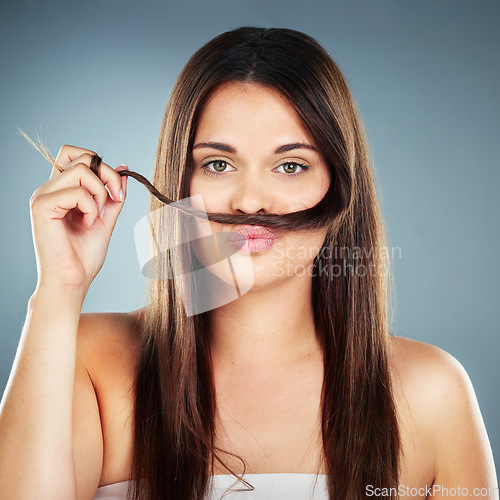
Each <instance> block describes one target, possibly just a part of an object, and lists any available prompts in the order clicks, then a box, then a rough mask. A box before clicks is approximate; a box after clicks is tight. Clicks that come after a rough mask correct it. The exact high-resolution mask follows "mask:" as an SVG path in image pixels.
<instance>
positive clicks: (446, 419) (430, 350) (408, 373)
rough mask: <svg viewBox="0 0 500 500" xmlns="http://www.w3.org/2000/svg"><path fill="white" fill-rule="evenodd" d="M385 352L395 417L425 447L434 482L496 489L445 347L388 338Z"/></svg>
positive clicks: (466, 382) (486, 449) (477, 414)
mask: <svg viewBox="0 0 500 500" xmlns="http://www.w3.org/2000/svg"><path fill="white" fill-rule="evenodd" d="M390 350H391V356H390V363H391V374H392V380H393V386H394V392H395V396H396V401H397V405H398V410H399V414H400V418H401V420H402V422H403V425H406V428H407V429H409V428H413V429H414V430H415V436H418V438H422V439H424V440H426V442H427V443H428V445H429V447H430V450H429V451H432V457H433V468H434V477H435V481H434V482H435V483H436V484H441V486H442V485H446V484H448V485H450V487H452V485H455V486H456V484H458V483H460V484H461V485H462V486H466V485H467V484H470V485H472V484H474V485H476V486H483V485H484V486H485V487H494V486H496V475H495V471H494V464H493V456H492V452H491V446H490V443H489V440H488V436H487V433H486V429H485V426H484V422H483V418H482V415H481V411H480V409H479V404H478V401H477V398H476V394H475V391H474V388H473V385H472V382H471V379H470V377H469V375H468V373H467V371H466V370H465V368H464V367H463V365H462V364H461V363H460V362H459V361H458V360H457V359H456V358H455V357H454V356H452V355H451V354H450V353H448V352H446V351H445V350H444V349H441V348H439V347H436V346H434V345H431V344H427V343H425V342H420V341H416V340H410V339H406V338H403V337H396V336H391V341H390ZM455 483H456V484H455ZM436 498H440V497H439V496H438V497H436ZM491 498H496V497H493V496H492V497H491Z"/></svg>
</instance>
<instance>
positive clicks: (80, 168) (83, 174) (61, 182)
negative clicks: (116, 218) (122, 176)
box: [39, 163, 108, 213]
mask: <svg viewBox="0 0 500 500" xmlns="http://www.w3.org/2000/svg"><path fill="white" fill-rule="evenodd" d="M74 186H83V187H85V188H86V189H87V191H88V192H89V193H90V195H91V196H93V197H94V199H95V202H96V203H97V206H98V208H99V213H101V211H102V210H103V208H104V207H105V206H106V203H107V202H108V190H107V189H106V187H105V186H104V184H103V183H102V181H101V180H100V179H98V178H97V177H96V176H95V175H94V174H93V173H92V172H91V171H90V170H89V168H88V167H87V165H86V164H85V163H77V164H76V165H73V164H70V165H68V166H67V167H66V169H65V170H64V172H61V173H60V174H59V175H58V176H57V177H54V179H52V180H51V181H50V182H48V183H46V184H44V185H43V186H41V187H40V188H39V194H45V193H49V192H54V191H59V190H61V189H65V188H69V187H74Z"/></svg>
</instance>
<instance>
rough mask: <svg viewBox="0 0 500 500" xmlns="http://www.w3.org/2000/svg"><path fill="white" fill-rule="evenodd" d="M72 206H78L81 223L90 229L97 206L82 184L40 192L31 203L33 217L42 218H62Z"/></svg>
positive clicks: (96, 212) (94, 219)
mask: <svg viewBox="0 0 500 500" xmlns="http://www.w3.org/2000/svg"><path fill="white" fill-rule="evenodd" d="M74 208H78V210H80V212H82V214H83V225H84V226H85V227H86V228H87V229H91V228H92V226H93V225H94V222H95V221H96V219H97V216H98V207H97V204H96V202H95V201H94V199H93V198H92V196H91V195H90V193H89V192H88V191H87V189H86V188H85V187H83V186H72V187H68V188H65V189H61V190H59V191H54V192H50V193H44V194H40V195H39V196H37V197H36V198H35V199H34V200H33V202H32V204H31V211H32V214H33V217H34V218H36V219H39V218H42V219H44V220H47V219H48V220H54V219H63V218H64V217H65V216H66V214H67V213H68V212H69V211H70V210H73V209H74Z"/></svg>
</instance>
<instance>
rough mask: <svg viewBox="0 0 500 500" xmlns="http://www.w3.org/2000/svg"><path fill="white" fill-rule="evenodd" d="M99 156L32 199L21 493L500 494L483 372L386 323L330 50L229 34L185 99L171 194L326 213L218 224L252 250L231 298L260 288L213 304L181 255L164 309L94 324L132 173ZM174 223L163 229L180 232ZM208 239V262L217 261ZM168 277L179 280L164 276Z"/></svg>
mask: <svg viewBox="0 0 500 500" xmlns="http://www.w3.org/2000/svg"><path fill="white" fill-rule="evenodd" d="M93 154H94V153H93V152H92V151H89V150H85V149H81V148H76V147H72V146H63V147H62V148H61V150H60V151H59V155H58V157H57V162H58V163H59V165H61V166H63V167H64V171H63V172H62V173H60V172H58V171H56V170H54V171H53V172H52V175H51V177H50V179H49V181H48V182H47V183H45V184H43V185H42V186H41V187H39V188H38V189H37V190H36V191H35V193H34V194H33V196H32V198H31V211H32V223H33V235H34V241H35V248H36V256H37V263H38V283H37V287H36V290H35V292H34V293H33V295H32V297H31V298H30V301H29V304H28V315H27V319H26V323H25V326H24V329H23V333H22V337H21V343H20V347H19V351H18V353H17V357H16V361H15V363H14V368H13V371H12V375H11V378H10V380H9V384H8V388H7V391H6V394H5V395H4V400H3V403H2V413H1V421H0V424H1V427H0V432H1V435H2V440H1V443H0V471H1V472H0V490H1V491H3V492H6V493H5V494H6V497H7V498H50V499H54V498H64V499H70V498H89V499H91V498H94V496H95V498H125V495H126V492H127V489H128V488H129V487H130V497H131V498H135V499H144V498H151V499H160V498H161V499H165V498H166V499H191V498H193V499H203V498H206V497H207V496H208V495H209V494H210V487H211V486H212V487H213V488H214V490H213V492H212V493H213V494H214V496H213V497H214V498H220V496H221V494H222V493H223V492H224V490H225V489H226V487H228V486H230V485H231V484H232V483H235V484H237V483H236V481H234V480H235V477H238V476H241V475H242V474H243V473H245V476H243V477H242V478H241V479H242V480H241V481H240V484H239V485H238V486H239V487H240V488H239V489H241V486H243V489H245V487H246V489H247V490H251V489H252V487H254V488H255V490H254V491H253V493H252V492H251V491H247V492H244V493H238V492H236V493H235V492H233V493H230V495H228V496H227V498H232V497H231V495H234V496H237V497H241V498H287V499H290V498H309V496H310V495H311V497H312V495H315V496H314V498H339V499H340V498H349V499H359V498H364V497H366V496H376V497H378V498H397V497H398V495H399V496H402V497H403V496H411V497H412V498H428V497H430V496H431V495H432V497H433V498H444V497H445V496H450V491H452V489H453V488H455V489H456V488H461V490H460V493H462V494H463V492H464V491H465V489H467V491H468V494H470V495H471V496H472V495H475V496H476V497H479V496H482V497H487V498H498V496H497V494H498V493H497V490H495V487H496V477H495V471H494V464H493V457H492V453H491V449H490V445H489V442H488V438H487V435H486V430H485V428H484V424H483V421H482V418H481V414H480V411H479V408H478V405H477V401H476V398H475V395H474V392H473V389H472V385H471V383H470V380H469V378H468V376H467V374H466V373H465V370H464V369H463V368H462V366H461V365H460V364H459V363H458V362H457V361H456V360H455V359H454V358H453V357H452V356H450V355H449V354H447V353H446V352H444V351H442V350H441V349H438V348H436V347H433V346H430V345H427V344H424V343H421V342H415V341H410V340H407V339H403V338H398V337H395V336H392V335H390V334H389V332H388V320H387V297H386V292H387V290H386V284H387V277H388V266H387V262H386V258H385V253H384V251H383V250H384V244H385V241H384V232H383V225H382V219H381V215H380V212H379V207H378V202H377V197H376V191H375V187H374V182H373V179H372V173H371V167H370V163H369V159H368V156H367V152H366V146H365V143H364V139H363V131H362V126H361V123H360V121H359V119H358V117H357V114H356V110H355V105H354V103H353V100H352V98H351V96H350V93H349V90H348V88H347V86H346V84H345V81H344V79H343V77H342V75H341V73H340V71H339V70H338V68H337V67H336V65H335V64H334V63H333V61H332V60H331V59H330V57H329V56H328V54H327V53H326V52H325V51H324V49H323V48H322V47H321V46H319V44H317V42H315V41H314V40H313V39H311V38H310V37H308V36H306V35H304V34H302V33H300V32H297V31H293V30H285V29H264V28H240V29H237V30H233V31H231V32H227V33H224V34H222V35H220V36H218V37H216V38H215V39H213V40H212V41H210V42H209V43H208V44H207V45H205V46H204V47H203V48H201V49H200V50H199V51H198V52H197V53H196V54H195V55H194V56H193V57H192V58H191V59H190V61H189V62H188V63H187V65H186V67H185V68H184V70H183V71H182V73H181V75H180V76H179V79H178V81H177V83H176V85H175V87H174V90H173V92H172V96H171V98H170V101H169V104H168V106H167V110H166V113H165V117H164V121H163V125H162V128H161V132H160V141H159V146H158V152H157V159H156V168H155V173H154V179H153V184H154V185H155V186H156V187H157V188H158V189H159V190H160V191H161V192H163V193H165V195H166V196H168V197H169V198H171V199H174V200H184V199H186V198H190V199H192V200H193V202H197V203H198V202H199V200H200V199H201V200H202V204H201V205H200V206H199V208H204V209H205V210H206V211H207V212H209V213H226V214H232V215H241V216H242V218H241V220H242V221H248V220H249V219H246V218H245V217H246V216H255V215H269V214H278V215H284V214H289V213H291V212H296V211H300V210H307V209H309V208H311V207H320V208H321V212H318V215H317V217H316V219H314V217H313V218H311V219H310V220H308V219H304V220H302V221H301V222H298V223H297V225H296V230H292V231H290V230H284V229H280V227H279V225H277V226H276V225H274V226H273V227H266V226H264V225H260V226H259V225H252V224H243V225H234V226H231V225H226V224H221V223H217V222H213V221H211V222H210V223H209V225H210V230H211V231H212V232H213V233H214V235H217V234H218V235H222V236H229V238H228V241H229V240H230V241H232V242H233V243H236V248H235V250H234V252H233V255H231V256H229V254H227V255H226V257H228V256H229V257H228V259H227V260H231V261H233V264H236V266H235V267H234V266H233V268H232V269H231V272H230V273H229V272H227V270H226V271H225V270H224V269H223V268H217V267H212V268H210V269H211V275H212V276H213V278H214V280H215V281H217V282H218V283H221V284H226V285H227V287H226V288H225V290H226V291H227V290H229V289H230V285H231V283H233V285H234V287H235V288H238V285H242V284H243V287H244V288H245V290H244V293H242V291H241V290H239V293H237V295H236V297H235V298H233V299H232V300H231V298H230V297H229V298H228V296H224V294H222V295H220V296H219V295H218V294H216V293H213V295H214V296H213V297H210V299H211V300H207V301H206V302H204V301H203V299H204V297H203V293H199V290H198V289H197V288H196V287H197V286H198V283H197V282H196V280H194V283H193V280H191V279H190V275H189V274H188V273H187V272H188V271H190V270H192V269H194V266H192V267H187V265H188V264H187V263H186V261H185V260H184V257H185V254H184V253H181V255H177V254H176V251H172V252H170V253H168V255H167V254H166V253H165V254H164V255H161V254H160V255H159V256H158V258H157V260H156V267H155V268H154V271H153V274H152V279H151V280H150V288H149V299H150V300H149V303H148V305H147V306H146V307H145V308H143V309H141V310H138V311H133V312H130V313H127V314H119V313H115V314H81V306H82V303H83V300H84V298H85V295H86V292H87V290H88V288H89V286H90V284H91V282H92V280H93V278H94V277H95V276H96V274H97V273H98V271H99V269H100V268H101V266H102V264H103V261H104V258H105V254H106V250H107V245H108V242H109V238H110V235H111V233H112V230H113V228H114V225H115V223H116V220H117V217H118V215H119V213H120V210H121V208H122V206H123V200H124V198H125V193H126V180H125V179H126V177H125V176H120V175H119V174H118V171H119V170H121V169H123V168H126V167H125V166H120V167H117V168H116V169H113V168H112V167H110V166H109V165H106V164H104V163H103V164H101V166H100V170H99V177H97V176H96V175H95V174H94V173H93V172H92V171H91V170H90V168H89V167H90V164H91V161H92V155H93ZM105 185H106V187H105ZM197 200H198V201H197ZM76 209H78V210H76ZM160 209H161V204H160V203H159V202H158V201H157V200H155V199H153V200H152V202H151V213H155V212H156V211H158V210H160ZM250 220H253V219H250ZM168 223H169V224H170V223H172V226H171V227H169V228H168V230H167V229H165V226H163V227H161V228H158V227H157V228H156V229H157V233H156V234H157V235H158V233H159V235H160V236H162V235H163V236H168V237H169V238H170V236H171V235H172V234H174V233H175V235H176V236H175V235H174V236H175V237H178V236H179V234H180V233H179V234H177V233H178V231H177V229H172V228H173V227H174V224H173V220H171V221H168ZM176 227H177V226H176ZM184 229H185V228H184V227H181V231H184ZM235 235H236V236H238V235H239V236H240V239H239V241H236V240H237V238H236V240H235V238H234V236H235ZM175 237H174V240H175ZM184 237H185V235H184ZM214 240H215V241H217V238H214ZM176 241H179V240H178V239H177V240H176ZM183 241H186V239H184V240H183ZM208 247H209V244H208V243H206V241H205V242H202V243H201V244H199V245H198V246H197V247H194V248H193V252H192V253H190V255H191V258H192V259H193V262H194V261H198V264H200V263H201V264H202V265H203V264H205V266H207V259H208V261H210V258H209V256H210V249H209V248H208ZM176 255H177V256H176ZM167 257H168V258H169V260H167ZM245 259H246V260H245ZM248 259H250V262H251V270H252V272H251V273H250V274H249V273H248V272H243V273H241V272H240V271H241V269H244V270H246V271H248V267H244V266H245V265H246V264H248V262H249V260H248ZM219 260H220V259H219ZM209 264H210V262H208V265H209ZM165 266H167V267H168V266H171V267H170V269H171V270H172V275H171V276H170V279H166V278H163V276H162V275H161V274H155V273H161V271H162V269H164V267H165ZM207 267H208V266H207ZM231 274H232V276H230V275H231ZM235 276H237V278H238V279H239V280H240V281H238V280H236V281H234V282H232V281H231V279H232V278H234V277H235ZM215 281H214V283H215ZM214 286H215V285H214ZM215 289H216V288H209V289H208V292H210V291H212V292H213V291H214V290H215ZM222 289H223V287H222V288H221V290H222ZM110 290H111V293H113V292H114V290H113V288H112V286H111V287H110ZM186 292H187V293H186ZM115 293H119V291H116V292H115ZM189 297H190V298H196V301H193V303H194V304H195V306H194V307H193V304H191V308H189V307H188V306H187V304H186V298H189ZM200 299H201V302H200ZM205 299H207V298H206V297H205ZM208 302H210V306H207V303H208ZM200 304H201V307H200ZM231 474H235V476H232V475H231ZM317 474H318V476H316V475H317ZM139 478H140V480H139ZM315 480H317V484H316V485H315ZM241 483H243V485H242V484H241ZM314 485H315V486H316V488H314ZM391 488H392V489H391ZM475 488H479V489H478V490H475ZM271 489H272V493H271ZM455 493H456V491H455ZM476 493H477V494H476ZM451 494H453V492H452V493H451ZM245 495H246V496H245ZM252 495H254V496H252ZM272 495H274V496H272ZM462 496H464V495H462Z"/></svg>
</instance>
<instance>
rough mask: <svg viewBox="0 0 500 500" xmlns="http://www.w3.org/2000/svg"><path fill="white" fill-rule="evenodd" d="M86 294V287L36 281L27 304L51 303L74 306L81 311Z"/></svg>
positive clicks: (60, 306) (65, 306) (63, 306)
mask: <svg viewBox="0 0 500 500" xmlns="http://www.w3.org/2000/svg"><path fill="white" fill-rule="evenodd" d="M86 295H87V288H86V287H71V286H61V285H60V284H56V283H38V284H37V286H36V288H35V290H34V291H33V293H32V295H31V297H30V299H29V305H30V306H34V305H35V304H36V303H40V302H42V303H44V304H52V305H54V307H59V308H66V309H67V308H68V307H69V308H71V309H74V308H76V309H78V310H79V311H81V308H82V306H83V302H84V300H85V296H86Z"/></svg>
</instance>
